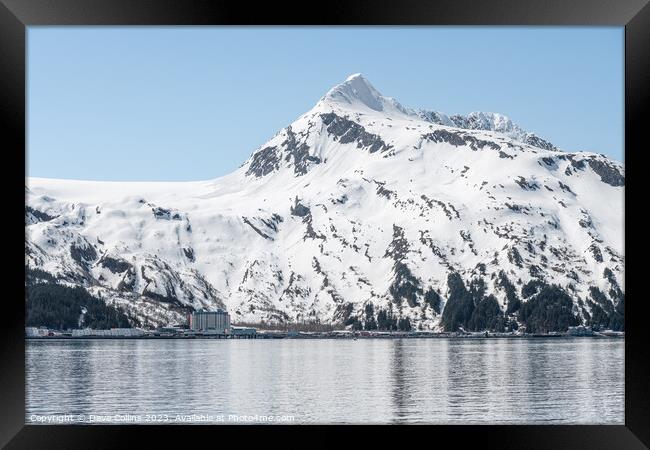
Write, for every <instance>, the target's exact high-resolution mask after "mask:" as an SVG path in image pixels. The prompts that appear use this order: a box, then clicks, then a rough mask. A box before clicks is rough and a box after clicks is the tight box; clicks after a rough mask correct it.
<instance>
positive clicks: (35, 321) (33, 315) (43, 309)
mask: <svg viewBox="0 0 650 450" xmlns="http://www.w3.org/2000/svg"><path fill="white" fill-rule="evenodd" d="M83 309H85V310H86V313H85V314H84V315H83V322H82V323H80V322H79V319H80V317H81V314H82V310H83ZM25 323H26V326H33V327H38V326H46V327H48V328H53V329H58V330H67V329H76V328H80V327H81V328H86V327H89V328H95V329H108V328H130V327H131V325H130V324H129V319H128V317H127V316H126V315H125V314H124V312H122V311H121V310H119V309H117V308H115V307H113V306H108V305H106V304H105V303H104V302H103V301H102V300H99V299H97V298H95V297H93V296H92V295H90V294H89V293H88V291H86V290H85V289H84V288H82V287H79V286H77V287H73V288H70V287H67V286H62V285H59V284H54V283H44V284H34V285H29V286H27V287H26V289H25Z"/></svg>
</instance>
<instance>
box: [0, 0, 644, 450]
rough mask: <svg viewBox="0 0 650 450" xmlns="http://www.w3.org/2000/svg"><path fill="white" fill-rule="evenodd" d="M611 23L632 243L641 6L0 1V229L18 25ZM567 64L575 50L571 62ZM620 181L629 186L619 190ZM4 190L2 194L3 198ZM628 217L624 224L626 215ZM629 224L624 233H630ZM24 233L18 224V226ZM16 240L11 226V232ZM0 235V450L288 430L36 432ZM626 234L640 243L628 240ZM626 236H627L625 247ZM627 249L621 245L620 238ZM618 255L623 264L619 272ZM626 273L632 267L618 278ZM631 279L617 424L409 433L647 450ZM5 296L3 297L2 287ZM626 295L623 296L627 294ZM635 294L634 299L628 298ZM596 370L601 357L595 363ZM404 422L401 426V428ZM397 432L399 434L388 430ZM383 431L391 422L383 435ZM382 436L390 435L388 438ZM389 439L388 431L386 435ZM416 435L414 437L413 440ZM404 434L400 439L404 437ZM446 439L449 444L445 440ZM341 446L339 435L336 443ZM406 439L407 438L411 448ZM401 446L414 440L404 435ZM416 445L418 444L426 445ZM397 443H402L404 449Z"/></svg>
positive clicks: (12, 199) (13, 167) (19, 80)
mask: <svg viewBox="0 0 650 450" xmlns="http://www.w3.org/2000/svg"><path fill="white" fill-rule="evenodd" d="M254 24H255V25H260V24H269V25H299V24H301V25H554V26H560V25H579V26H590V25H591V26H593V25H611V26H624V27H625V143H626V150H627V149H628V148H629V149H631V150H630V151H626V152H625V157H626V164H625V165H626V183H627V186H626V189H625V202H626V205H627V206H629V207H628V208H626V209H625V215H626V217H625V234H626V236H628V237H629V236H631V238H632V241H630V242H633V243H634V244H637V242H638V243H639V244H640V243H642V241H644V240H645V238H643V232H644V230H643V222H642V221H641V217H639V220H638V221H637V220H634V219H633V218H632V215H633V214H634V213H635V212H638V213H639V214H643V212H644V209H645V208H644V207H642V206H643V202H641V203H636V202H634V201H633V200H632V198H633V195H634V194H633V193H634V192H638V191H637V190H636V188H634V187H633V186H634V184H635V183H636V184H639V185H640V184H641V181H640V180H639V178H640V176H642V175H643V170H644V167H645V166H644V165H643V164H635V160H641V156H640V155H641V152H643V151H646V152H647V151H648V149H647V148H646V147H647V144H646V138H645V135H646V131H645V128H646V127H645V126H644V122H643V121H642V117H645V116H647V114H643V113H647V112H648V104H649V103H650V102H649V101H650V98H649V96H648V80H649V79H650V76H649V75H650V72H649V71H648V66H649V62H648V61H649V58H648V55H650V48H649V47H650V46H649V45H648V44H649V43H650V6H648V0H593V1H591V0H574V1H571V2H569V1H566V0H545V1H538V0H489V1H487V0H485V1H471V0H445V1H436V2H425V1H419V0H400V1H399V2H395V1H392V2H391V1H385V0H381V1H378V0H377V1H372V0H355V1H348V2H346V3H345V4H343V3H332V2H330V3H323V4H314V5H310V4H309V3H302V4H300V3H298V2H296V3H293V4H291V3H289V2H286V3H280V2H259V3H257V2H256V3H247V2H241V1H240V2H237V1H233V0H227V1H218V2H217V1H210V0H184V1H183V0H158V1H152V0H0V93H1V97H0V100H1V101H0V116H1V119H0V120H1V122H0V123H1V124H2V127H1V128H0V129H1V130H2V135H1V139H2V141H4V145H3V146H2V147H3V148H4V152H3V160H4V161H7V159H9V162H7V163H6V166H5V171H4V177H3V178H4V179H9V181H8V182H7V183H3V185H4V193H5V195H4V196H3V198H4V200H5V202H3V203H2V204H4V205H5V207H4V208H3V209H2V210H3V212H5V214H3V215H2V216H3V222H6V223H5V225H7V224H11V225H14V226H15V227H16V228H18V227H19V226H21V225H19V222H20V219H19V217H21V216H23V215H24V208H25V191H24V190H23V189H24V184H23V183H24V178H23V175H24V174H25V157H26V146H25V145H26V138H25V136H26V134H25V126H26V123H25V117H26V116H25V112H26V111H25V109H26V107H25V105H26V103H25V73H26V67H25V62H26V55H25V50H26V27H28V26H32V25H254ZM576 57H579V55H576ZM630 183H631V186H632V187H631V188H630ZM7 192H9V193H10V194H9V195H7ZM628 214H629V216H630V217H628ZM635 225H636V226H638V227H639V232H638V233H636V232H634V231H633V230H632V229H633V227H634V226H635ZM22 226H23V227H24V221H23V223H22ZM18 233H20V232H19V231H18V230H16V236H18V235H19V234H18ZM3 237H4V239H3V241H4V242H3V244H4V245H3V248H4V249H5V254H7V253H6V252H7V251H8V253H9V254H10V255H11V258H8V259H5V261H6V262H7V264H3V266H6V268H7V269H8V270H10V272H8V273H7V272H4V274H5V279H4V280H3V281H4V283H3V284H4V286H5V287H6V286H10V287H11V288H12V289H11V290H7V289H5V295H4V299H3V302H2V308H3V309H2V310H3V313H4V314H3V319H4V320H3V321H2V326H1V327H0V329H2V333H3V347H2V360H1V363H0V364H1V368H0V377H1V378H0V390H1V392H2V395H1V397H0V405H1V407H2V412H1V413H0V417H2V419H1V420H0V444H2V445H3V446H6V448H66V449H70V448H116V447H123V446H127V445H128V443H129V442H132V441H131V439H133V435H138V437H140V436H139V435H141V434H145V435H146V437H147V438H151V439H153V440H151V441H149V442H150V443H153V442H154V441H158V442H164V443H167V444H171V443H172V442H173V441H174V440H180V441H182V442H185V443H186V444H187V443H188V436H190V435H191V442H196V441H197V440H198V439H201V438H208V437H211V436H213V435H214V433H219V434H220V435H223V434H228V433H232V432H233V431H234V432H243V433H241V435H242V436H239V437H238V440H239V443H240V444H242V445H246V442H245V440H244V439H243V437H245V436H248V437H254V435H255V434H256V433H252V431H253V430H254V431H256V432H257V431H260V430H264V432H266V433H269V434H271V436H269V441H279V442H283V441H281V440H280V439H281V436H280V435H281V434H285V433H287V432H292V431H293V430H295V429H296V427H286V426H284V427H283V426H276V427H260V426H246V427H237V426H234V427H232V426H221V427H218V428H217V427H205V426H192V427H191V430H188V426H180V427H179V426H172V427H164V426H133V425H131V426H63V425H54V426H43V425H25V340H24V304H23V303H22V299H21V297H19V295H22V294H21V291H22V290H23V289H24V276H25V273H24V268H23V267H22V266H21V265H19V264H18V263H17V262H14V256H15V258H16V260H17V259H18V257H19V254H22V255H24V246H23V244H22V242H21V240H20V239H18V238H17V237H16V238H14V237H13V234H12V235H10V234H9V232H7V234H5V235H4V236H3ZM637 237H641V239H638V240H637ZM628 241H629V240H628ZM626 242H627V241H626ZM643 254H644V252H643V246H641V245H631V246H626V247H625V255H626V257H627V259H628V262H627V263H626V275H627V274H628V273H633V272H634V271H635V270H636V268H637V266H636V263H635V259H636V257H637V256H642V255H643ZM630 256H631V257H632V259H631V265H630ZM629 268H632V272H630V271H629ZM640 286H641V282H640V281H639V280H638V278H636V277H634V276H626V293H627V294H628V298H629V301H628V302H627V304H626V307H627V311H626V314H625V328H626V338H625V425H620V426H537V425H526V426H435V430H431V429H429V427H428V426H424V427H418V431H420V432H421V433H422V436H418V437H419V438H420V439H423V438H424V439H427V436H429V439H431V438H433V436H435V442H436V443H440V444H441V445H442V443H443V442H445V441H446V442H453V443H454V446H459V445H460V446H464V444H465V445H466V444H468V443H469V442H470V441H469V440H468V439H469V438H468V436H470V435H471V436H472V438H473V439H476V441H475V442H478V443H480V445H481V446H482V447H488V448H491V447H496V448H564V449H566V448H589V449H601V448H602V449H621V448H626V449H627V448H630V449H632V448H647V446H649V445H650V432H649V430H650V426H649V424H650V408H649V406H648V405H649V401H648V398H649V397H650V395H649V394H648V389H647V386H648V382H649V381H648V380H650V374H649V373H648V367H650V358H649V350H648V346H647V345H645V343H644V342H642V339H643V335H644V323H645V321H647V317H648V316H647V310H648V308H647V306H646V304H647V300H646V299H644V298H642V297H641V296H640V289H641V287H640ZM14 289H15V294H11V295H9V294H8V292H14ZM630 290H631V292H632V296H631V297H629V295H630ZM637 294H639V295H637ZM603 363H604V364H606V361H605V362H603ZM407 427H408V426H407ZM297 428H300V429H301V430H302V431H304V430H305V428H308V429H307V430H306V431H307V434H308V435H309V442H307V443H305V445H303V446H305V447H309V446H311V444H313V443H321V442H322V443H327V442H330V443H331V445H339V443H340V438H339V437H338V436H336V433H332V431H333V429H332V427H328V426H309V427H297ZM359 428H361V430H360V431H361V434H362V435H363V436H365V437H367V439H368V440H367V441H366V442H365V443H364V444H365V445H364V446H367V445H368V444H370V441H377V442H381V441H382V439H383V438H384V436H385V435H386V432H387V431H386V430H387V428H385V427H384V428H379V427H378V428H376V429H374V428H373V429H372V430H370V431H369V430H368V429H367V428H366V427H358V426H353V427H347V429H346V430H345V431H346V432H347V431H348V430H359ZM398 428H399V429H400V430H403V429H404V427H398ZM390 430H395V427H392V428H390ZM391 432H392V431H391ZM398 433H399V430H398ZM418 434H420V433H418ZM409 436H410V435H409ZM447 439H451V440H448V441H447ZM346 440H347V439H346ZM411 441H412V442H411ZM408 442H409V444H410V445H421V444H416V442H418V441H415V440H412V439H409V441H408ZM424 442H427V441H426V440H425V441H424ZM404 443H406V441H405V442H404Z"/></svg>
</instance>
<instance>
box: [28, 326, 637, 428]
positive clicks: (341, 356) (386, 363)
mask: <svg viewBox="0 0 650 450" xmlns="http://www.w3.org/2000/svg"><path fill="white" fill-rule="evenodd" d="M624 345H625V343H624V339H594V338H548V339H547V338H532V339H498V338H488V339H447V338H436V339H359V340H356V341H355V340H332V339H322V340H321V339H314V340H307V339H282V340H266V339H264V340H235V339H233V340H178V339H176V340H142V339H134V340H119V339H116V340H112V339H111V340H97V339H95V340H90V339H89V340H28V341H26V423H46V424H57V423H61V424H70V423H85V424H106V423H117V424H129V423H133V424H140V423H157V424H160V423H163V424H176V423H201V424H204V423H215V424H218V423H228V424H233V423H241V424H246V423H283V424H285V423H290V424H299V423H431V424H623V423H624Z"/></svg>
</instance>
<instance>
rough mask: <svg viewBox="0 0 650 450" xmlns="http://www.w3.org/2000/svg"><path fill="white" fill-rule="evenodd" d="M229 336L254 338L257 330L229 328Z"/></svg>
mask: <svg viewBox="0 0 650 450" xmlns="http://www.w3.org/2000/svg"><path fill="white" fill-rule="evenodd" d="M230 334H232V335H233V336H244V337H254V336H255V335H256V334H257V329H255V328H252V327H234V326H233V327H230Z"/></svg>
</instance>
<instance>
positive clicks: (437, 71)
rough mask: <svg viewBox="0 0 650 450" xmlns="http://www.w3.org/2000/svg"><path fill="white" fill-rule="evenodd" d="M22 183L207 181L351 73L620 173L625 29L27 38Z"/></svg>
mask: <svg viewBox="0 0 650 450" xmlns="http://www.w3.org/2000/svg"><path fill="white" fill-rule="evenodd" d="M27 42H28V80H27V81H28V99H27V102H28V148H27V167H28V175H29V176H36V177H51V178H71V179H89V180H169V181H172V180H174V181H175V180H205V179H210V178H215V177H217V176H220V175H224V174H227V173H229V172H230V171H232V170H233V169H235V168H237V167H239V166H240V165H241V164H242V163H243V162H244V161H245V160H246V159H247V158H248V156H249V155H250V154H251V152H252V151H253V150H255V148H257V147H258V146H259V145H261V144H263V143H264V142H265V141H266V140H268V139H269V138H270V137H272V136H273V135H274V134H275V133H276V132H277V131H278V130H280V129H281V128H282V127H284V126H286V125H288V124H290V123H291V122H292V121H293V120H294V119H296V118H297V117H298V116H299V115H301V114H302V113H304V112H306V111H307V110H309V109H310V108H311V107H312V106H313V105H314V104H315V103H316V102H317V101H318V99H319V98H320V97H321V96H323V95H324V94H325V92H327V90H328V89H329V88H330V87H332V86H334V85H335V84H337V83H339V82H341V81H343V80H344V79H345V78H346V77H347V76H348V75H350V74H352V73H356V72H361V73H363V74H364V76H365V77H366V78H367V79H368V80H369V81H370V82H371V83H372V84H373V85H374V86H375V87H376V88H377V89H378V90H379V91H380V92H381V93H383V94H384V95H387V96H391V97H395V98H396V99H398V100H399V101H400V102H401V103H402V104H404V105H406V106H412V107H423V108H429V109H434V110H439V111H443V112H446V113H448V114H454V113H461V114H466V113H469V112H471V111H494V112H500V113H503V114H505V115H507V116H509V117H510V118H511V119H513V120H514V121H515V122H517V123H518V124H519V125H521V126H522V127H524V128H525V129H528V130H530V131H532V132H535V133H537V134H538V135H540V136H542V137H544V138H546V139H548V140H550V141H551V142H553V143H555V144H556V145H558V146H560V147H561V148H563V149H565V150H571V151H574V150H589V151H595V152H598V153H604V154H606V155H608V156H610V157H612V158H614V159H616V160H619V161H623V125H624V115H623V114H624V103H623V92H624V91H623V89H624V86H623V80H624V78H623V75H624V72H623V68H624V66H623V62H624V59H623V58H624V56H623V55H624V53H623V51H624V42H623V28H622V27H607V28H596V27H576V28H562V27H510V28H503V27H473V28H468V27H369V28H363V27H355V28H341V27H338V28H328V27H300V28H292V29H290V28H280V27H277V28H276V27H248V28H245V27H192V28H189V27H149V28H148V27H30V28H29V29H28V41H27Z"/></svg>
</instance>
